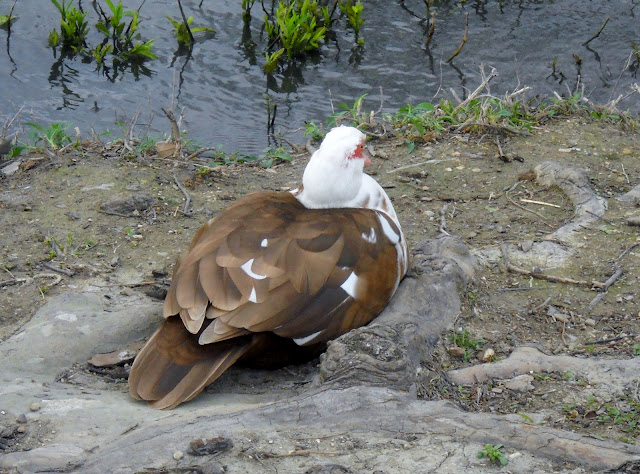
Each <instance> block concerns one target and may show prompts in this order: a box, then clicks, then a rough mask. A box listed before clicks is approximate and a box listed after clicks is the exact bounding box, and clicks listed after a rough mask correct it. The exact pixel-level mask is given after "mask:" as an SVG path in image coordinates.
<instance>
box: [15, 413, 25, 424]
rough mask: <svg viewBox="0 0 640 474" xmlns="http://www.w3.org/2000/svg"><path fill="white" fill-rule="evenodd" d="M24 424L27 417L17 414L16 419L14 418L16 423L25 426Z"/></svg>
mask: <svg viewBox="0 0 640 474" xmlns="http://www.w3.org/2000/svg"><path fill="white" fill-rule="evenodd" d="M26 422H27V415H25V414H24V413H21V414H19V415H18V417H17V418H16V423H20V424H25V423H26Z"/></svg>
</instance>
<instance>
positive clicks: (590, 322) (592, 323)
mask: <svg viewBox="0 0 640 474" xmlns="http://www.w3.org/2000/svg"><path fill="white" fill-rule="evenodd" d="M584 323H585V324H586V325H587V326H591V327H595V325H596V321H595V319H592V318H589V319H585V321H584Z"/></svg>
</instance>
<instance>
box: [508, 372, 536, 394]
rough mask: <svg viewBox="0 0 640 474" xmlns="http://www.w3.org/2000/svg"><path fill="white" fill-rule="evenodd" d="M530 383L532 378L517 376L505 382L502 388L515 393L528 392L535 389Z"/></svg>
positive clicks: (529, 376)
mask: <svg viewBox="0 0 640 474" xmlns="http://www.w3.org/2000/svg"><path fill="white" fill-rule="evenodd" d="M531 382H533V376H531V375H529V374H524V375H518V376H517V377H514V378H512V379H510V380H506V381H505V382H504V386H505V387H506V388H508V389H509V390H515V391H516V392H528V391H529V390H533V389H534V388H535V387H534V386H533V384H532V383H531Z"/></svg>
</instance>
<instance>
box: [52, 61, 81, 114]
mask: <svg viewBox="0 0 640 474" xmlns="http://www.w3.org/2000/svg"><path fill="white" fill-rule="evenodd" d="M53 55H54V57H55V56H56V52H55V49H54V52H53ZM72 59H73V58H72V57H70V56H68V55H67V54H60V57H59V58H58V59H57V60H56V61H55V62H54V63H53V64H52V65H51V70H50V72H49V84H50V85H51V86H52V87H60V88H61V89H62V105H59V106H58V107H56V110H61V109H70V110H75V109H76V108H78V106H79V105H80V104H81V103H83V102H84V99H83V98H82V97H80V95H78V94H76V93H75V92H73V90H71V87H70V86H71V85H72V84H73V83H74V82H75V83H77V81H78V76H79V72H78V70H77V69H75V68H73V67H71V66H69V65H68V64H67V61H71V60H72Z"/></svg>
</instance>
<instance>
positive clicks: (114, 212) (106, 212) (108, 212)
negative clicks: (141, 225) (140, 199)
mask: <svg viewBox="0 0 640 474" xmlns="http://www.w3.org/2000/svg"><path fill="white" fill-rule="evenodd" d="M98 212H100V213H102V214H106V215H108V216H118V217H135V216H133V215H128V214H122V213H121V212H116V211H105V210H104V209H98Z"/></svg>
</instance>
